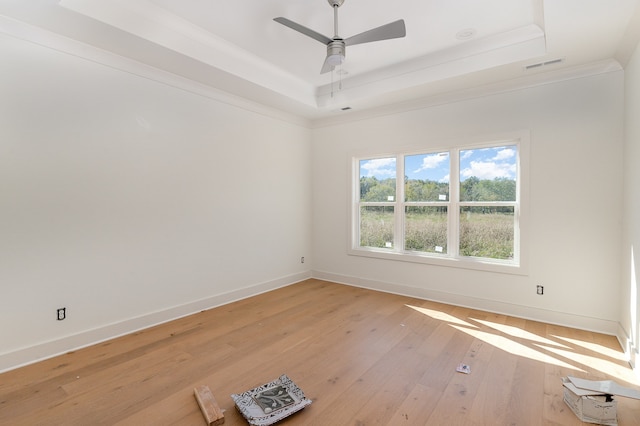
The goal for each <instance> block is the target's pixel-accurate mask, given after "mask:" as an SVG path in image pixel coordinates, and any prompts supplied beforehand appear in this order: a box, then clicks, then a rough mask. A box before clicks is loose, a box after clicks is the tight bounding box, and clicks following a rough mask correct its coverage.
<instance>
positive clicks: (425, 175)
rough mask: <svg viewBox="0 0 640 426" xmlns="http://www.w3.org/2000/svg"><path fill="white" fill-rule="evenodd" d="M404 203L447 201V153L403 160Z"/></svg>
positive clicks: (409, 157) (417, 156) (422, 155)
mask: <svg viewBox="0 0 640 426" xmlns="http://www.w3.org/2000/svg"><path fill="white" fill-rule="evenodd" d="M404 173H405V175H406V176H405V181H404V191H405V201H449V153H448V152H440V153H435V154H418V155H407V156H406V157H405V158H404Z"/></svg>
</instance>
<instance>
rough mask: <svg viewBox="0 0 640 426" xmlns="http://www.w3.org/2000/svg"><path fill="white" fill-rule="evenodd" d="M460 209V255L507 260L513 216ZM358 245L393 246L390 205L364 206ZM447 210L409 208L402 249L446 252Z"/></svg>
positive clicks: (511, 211) (511, 246) (510, 257)
mask: <svg viewBox="0 0 640 426" xmlns="http://www.w3.org/2000/svg"><path fill="white" fill-rule="evenodd" d="M461 210H462V211H461V212H460V255H461V256H473V257H485V258H491V259H502V260H509V259H512V258H513V247H514V215H513V209H510V211H509V210H507V211H506V212H487V211H485V212H482V210H481V209H479V208H470V207H463V208H462V209H461ZM360 219H361V220H360V245H361V246H363V247H377V248H392V247H393V241H394V210H393V207H363V208H362V209H361V216H360ZM447 219H448V218H447V212H446V208H444V209H443V207H408V208H407V212H406V216H405V241H404V250H408V251H418V252H425V253H437V254H439V253H442V254H446V253H447V252H448V249H449V250H450V248H448V246H447Z"/></svg>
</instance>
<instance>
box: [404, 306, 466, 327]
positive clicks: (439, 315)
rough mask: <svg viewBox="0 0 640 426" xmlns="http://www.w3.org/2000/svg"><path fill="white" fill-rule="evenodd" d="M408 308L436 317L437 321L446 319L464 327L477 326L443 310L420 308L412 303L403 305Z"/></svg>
mask: <svg viewBox="0 0 640 426" xmlns="http://www.w3.org/2000/svg"><path fill="white" fill-rule="evenodd" d="M405 306H406V307H408V308H411V309H414V310H416V311H418V312H420V313H421V314H424V315H427V316H430V317H431V318H433V319H437V320H439V321H446V322H449V323H452V324H459V325H464V326H466V327H473V328H477V326H475V325H473V324H471V323H468V322H466V321H463V320H461V319H460V318H456V317H454V316H453V315H449V314H447V313H444V312H440V311H434V310H432V309H427V308H421V307H419V306H413V305H405Z"/></svg>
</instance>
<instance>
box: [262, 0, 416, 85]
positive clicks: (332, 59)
mask: <svg viewBox="0 0 640 426" xmlns="http://www.w3.org/2000/svg"><path fill="white" fill-rule="evenodd" d="M327 1H328V2H329V5H331V7H332V8H333V28H334V36H333V38H329V37H327V36H324V35H322V34H320V33H317V32H315V31H314V30H312V29H309V28H307V27H305V26H303V25H300V24H298V23H296V22H293V21H291V20H289V19H287V18H283V17H278V18H274V19H273V20H274V21H276V22H278V23H280V24H282V25H284V26H287V27H289V28H291V29H294V30H296V31H298V32H300V33H302V34H304V35H306V36H309V37H311V38H313V39H315V40H318V41H319V42H320V43H323V44H325V45H327V57H326V58H325V60H324V64H323V65H322V70H321V71H320V74H324V73H327V72H330V71H333V69H334V68H335V67H336V66H337V65H340V64H342V62H344V58H345V54H346V47H347V46H353V45H354V44H362V43H369V42H372V41H380V40H389V39H393V38H401V37H404V36H405V35H406V34H407V31H406V29H405V26H404V20H402V19H399V20H397V21H394V22H391V23H389V24H386V25H382V26H380V27H376V28H373V29H371V30H368V31H365V32H362V33H360V34H356V35H354V36H351V37H349V38H346V39H343V38H342V37H340V36H339V35H338V8H339V7H340V6H342V4H343V3H344V0H327Z"/></svg>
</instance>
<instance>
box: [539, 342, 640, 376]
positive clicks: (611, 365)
mask: <svg viewBox="0 0 640 426" xmlns="http://www.w3.org/2000/svg"><path fill="white" fill-rule="evenodd" d="M536 346H539V347H540V348H541V349H544V350H547V351H549V352H553V353H555V354H557V355H558V356H561V357H563V358H566V359H569V360H571V361H573V362H575V363H578V364H582V365H587V366H589V368H593V369H595V370H598V371H601V372H603V373H604V374H606V375H608V376H611V377H616V378H618V379H620V380H623V381H626V382H629V383H633V377H634V375H633V373H632V372H631V370H630V369H629V368H628V367H625V366H622V365H620V364H616V363H615V362H611V361H607V360H604V359H600V358H598V357H594V356H590V355H585V354H579V353H575V352H572V351H565V350H563V349H558V348H551V347H546V346H543V345H536ZM596 353H597V352H596Z"/></svg>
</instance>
